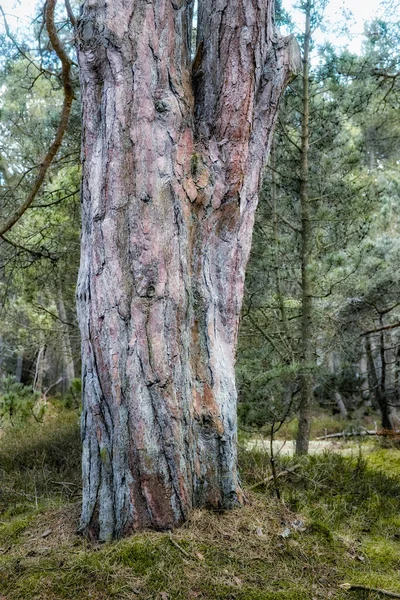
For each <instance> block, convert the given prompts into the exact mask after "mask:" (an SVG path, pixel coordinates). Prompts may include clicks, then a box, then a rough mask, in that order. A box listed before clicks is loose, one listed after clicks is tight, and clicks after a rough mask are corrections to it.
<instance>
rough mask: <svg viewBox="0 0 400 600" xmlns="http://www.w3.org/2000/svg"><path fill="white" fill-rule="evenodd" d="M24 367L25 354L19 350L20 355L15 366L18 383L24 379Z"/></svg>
mask: <svg viewBox="0 0 400 600" xmlns="http://www.w3.org/2000/svg"><path fill="white" fill-rule="evenodd" d="M23 367H24V355H23V354H22V353H21V352H19V353H18V356H17V364H16V366H15V380H16V381H18V383H21V381H22V371H23Z"/></svg>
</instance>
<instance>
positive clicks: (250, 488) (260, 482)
mask: <svg viewBox="0 0 400 600" xmlns="http://www.w3.org/2000/svg"><path fill="white" fill-rule="evenodd" d="M299 467H301V465H300V464H298V465H294V467H290V468H289V469H285V470H284V471H281V472H280V473H278V475H276V479H278V477H285V476H286V475H289V474H290V473H294V471H297V469H298V468H299ZM273 479H275V478H274V476H273V475H270V476H269V477H266V478H265V479H262V480H261V481H258V482H257V483H254V484H253V485H251V486H250V487H248V488H247V490H248V491H251V490H254V489H255V488H257V487H259V486H260V485H265V484H266V483H269V482H270V481H273Z"/></svg>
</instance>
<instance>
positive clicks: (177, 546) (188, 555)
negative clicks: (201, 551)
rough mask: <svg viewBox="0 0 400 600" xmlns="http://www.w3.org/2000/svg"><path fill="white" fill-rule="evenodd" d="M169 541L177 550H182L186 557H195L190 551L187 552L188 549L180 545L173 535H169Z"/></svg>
mask: <svg viewBox="0 0 400 600" xmlns="http://www.w3.org/2000/svg"><path fill="white" fill-rule="evenodd" d="M169 541H170V542H171V544H172V545H173V546H174V547H175V548H176V549H177V550H179V552H182V554H183V555H184V556H186V558H189V559H193V556H190V554H189V552H186V550H185V549H184V548H182V546H180V545H179V544H178V542H175V540H173V539H172V537H171V536H169Z"/></svg>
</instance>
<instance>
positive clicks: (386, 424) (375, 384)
mask: <svg viewBox="0 0 400 600" xmlns="http://www.w3.org/2000/svg"><path fill="white" fill-rule="evenodd" d="M365 349H366V353H367V362H368V373H369V378H370V381H371V386H372V389H373V392H374V396H375V399H376V402H377V404H378V406H379V410H380V412H381V416H382V427H383V429H389V430H390V429H392V428H393V427H392V421H391V418H390V407H389V406H388V404H387V402H386V397H385V395H384V394H382V387H381V385H382V380H381V381H379V376H378V373H377V369H376V365H375V360H374V356H373V352H372V346H371V340H370V336H369V335H367V336H366V338H365ZM380 352H381V349H380Z"/></svg>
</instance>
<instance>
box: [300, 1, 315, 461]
mask: <svg viewBox="0 0 400 600" xmlns="http://www.w3.org/2000/svg"><path fill="white" fill-rule="evenodd" d="M305 11H306V28H305V35H304V56H303V114H302V124H301V156H300V170H301V173H300V204H301V371H300V384H301V392H300V408H299V426H298V429H297V436H296V454H297V455H302V454H307V453H308V445H309V441H310V431H311V419H312V411H311V409H312V400H313V380H312V373H311V370H310V367H311V364H312V363H313V362H314V351H313V344H312V310H313V306H312V283H311V271H310V266H311V265H310V262H311V247H312V231H311V219H310V202H309V197H308V177H309V173H308V151H309V121H310V91H309V87H310V82H309V55H310V41H311V2H310V0H308V2H307V4H306V7H305Z"/></svg>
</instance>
